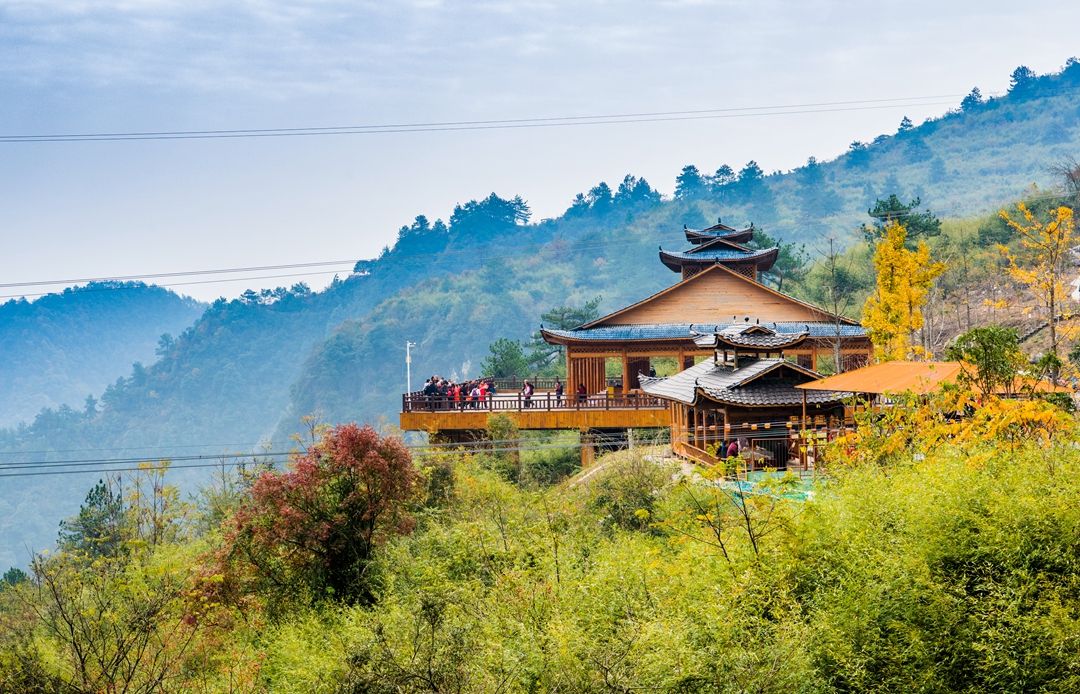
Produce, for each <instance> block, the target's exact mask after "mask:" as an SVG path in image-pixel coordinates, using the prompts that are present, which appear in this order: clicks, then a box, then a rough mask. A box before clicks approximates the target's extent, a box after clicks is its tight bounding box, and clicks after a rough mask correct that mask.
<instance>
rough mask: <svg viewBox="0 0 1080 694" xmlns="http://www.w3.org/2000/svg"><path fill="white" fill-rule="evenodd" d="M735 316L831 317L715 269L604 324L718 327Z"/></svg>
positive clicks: (778, 318) (768, 318) (779, 318)
mask: <svg viewBox="0 0 1080 694" xmlns="http://www.w3.org/2000/svg"><path fill="white" fill-rule="evenodd" d="M732 316H738V317H739V319H740V320H741V319H742V318H743V317H744V316H750V317H751V321H753V319H755V318H760V319H761V320H762V321H800V320H804V321H820V320H828V318H829V317H828V315H827V314H825V313H824V312H821V311H816V310H814V309H813V308H810V307H808V306H804V305H802V304H800V303H798V302H796V301H795V300H793V299H789V298H787V297H785V296H783V295H781V294H778V293H776V292H773V291H770V290H769V289H768V288H766V287H762V286H760V285H757V284H754V283H752V282H747V281H746V280H743V279H740V278H738V277H736V276H733V275H732V274H731V273H729V272H726V271H725V270H724V269H723V268H713V269H710V270H709V271H707V272H702V273H700V274H698V275H696V276H694V278H693V279H692V281H690V282H686V283H685V284H679V285H676V286H675V287H673V288H671V289H670V290H669V291H667V292H666V293H663V294H661V295H659V296H657V297H656V298H654V299H651V300H649V301H648V302H647V303H644V304H642V305H640V306H635V307H632V308H629V309H626V310H625V311H623V312H621V313H618V314H616V315H613V316H611V317H610V318H609V319H607V320H605V321H604V323H602V324H609V325H644V324H655V323H718V322H724V321H730V320H731V317H732Z"/></svg>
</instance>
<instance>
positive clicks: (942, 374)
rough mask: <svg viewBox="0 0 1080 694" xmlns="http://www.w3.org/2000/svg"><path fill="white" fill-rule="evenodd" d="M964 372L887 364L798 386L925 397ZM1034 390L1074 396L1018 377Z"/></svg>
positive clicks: (943, 365) (946, 364)
mask: <svg viewBox="0 0 1080 694" xmlns="http://www.w3.org/2000/svg"><path fill="white" fill-rule="evenodd" d="M962 371H963V366H962V365H961V364H960V362H958V361H887V362H882V363H880V364H872V365H870V366H864V367H862V368H861V369H855V370H853V371H847V372H845V373H842V374H837V375H835V376H829V377H828V378H823V379H821V380H820V381H811V382H810V383H803V384H801V385H797V386H795V387H796V388H802V389H805V390H832V391H842V392H847V393H873V394H875V395H883V394H885V393H905V392H910V393H915V394H916V395H925V394H926V393H932V392H934V391H936V390H938V389H939V388H941V387H942V386H943V385H945V384H946V383H956V382H957V380H958V379H959V377H960V374H961V373H962ZM1028 388H1032V389H1033V390H1034V391H1035V392H1037V393H1071V392H1072V390H1071V389H1069V388H1065V387H1064V386H1056V385H1054V384H1053V383H1050V382H1049V381H1035V380H1033V379H1029V378H1021V377H1017V379H1016V383H1015V385H1014V390H1015V391H1016V392H1023V391H1024V390H1026V389H1028Z"/></svg>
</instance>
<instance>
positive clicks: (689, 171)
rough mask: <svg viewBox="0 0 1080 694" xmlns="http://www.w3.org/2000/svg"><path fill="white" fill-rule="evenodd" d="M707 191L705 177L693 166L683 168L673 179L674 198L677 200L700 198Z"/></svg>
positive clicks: (688, 165)
mask: <svg viewBox="0 0 1080 694" xmlns="http://www.w3.org/2000/svg"><path fill="white" fill-rule="evenodd" d="M707 190H708V186H707V185H706V181H705V177H704V176H702V175H701V172H700V171H698V167H696V166H694V165H693V164H687V165H686V166H684V167H683V169H682V171H681V172H680V173H679V175H678V176H677V177H676V178H675V198H676V199H678V200H689V199H693V198H700V197H701V196H703V195H704V194H705V193H706V191H707Z"/></svg>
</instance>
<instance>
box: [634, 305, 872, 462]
mask: <svg viewBox="0 0 1080 694" xmlns="http://www.w3.org/2000/svg"><path fill="white" fill-rule="evenodd" d="M809 336H810V334H809V331H808V330H804V331H802V332H800V333H796V334H791V333H781V332H778V331H777V330H775V329H774V328H772V327H769V326H765V325H757V324H755V325H743V326H730V327H725V328H723V329H720V330H717V331H715V332H713V333H709V334H698V335H696V337H695V340H694V341H695V343H696V344H697V345H698V346H699V347H704V348H710V349H712V351H713V357H712V358H711V359H707V360H705V361H703V362H701V363H699V364H697V365H695V366H692V367H690V368H688V369H685V370H683V371H681V372H679V373H677V374H675V375H674V376H669V377H667V378H649V377H647V376H639V379H640V381H641V387H642V390H643V391H644V392H645V393H646V394H648V395H650V396H653V397H657V398H662V399H664V400H666V401H668V402H670V403H671V441H672V448H673V449H674V450H675V452H676V453H678V454H680V455H683V456H685V457H688V458H691V459H694V460H698V461H699V462H704V463H707V464H708V463H715V462H717V459H718V458H719V457H722V455H723V451H725V450H726V447H727V445H728V444H729V443H730V442H731V441H732V440H736V441H738V443H739V449H740V452H741V453H742V454H743V456H744V457H745V458H747V459H749V460H751V461H753V462H755V463H757V464H759V465H762V466H767V467H775V468H786V467H788V465H789V461H797V460H798V457H799V456H798V450H797V448H796V447H795V446H796V444H795V441H796V437H797V436H798V434H799V432H800V431H801V430H802V423H803V422H805V421H806V420H807V418H810V419H811V420H820V419H822V418H832V419H836V420H838V419H841V418H842V417H843V413H844V405H843V400H844V398H845V397H847V396H849V395H850V394H849V393H846V392H834V391H808V390H800V389H798V388H797V386H799V385H802V384H805V383H810V382H813V381H816V380H818V379H820V378H821V375H820V374H818V373H817V372H815V371H812V370H810V369H808V368H806V367H803V366H800V365H799V364H797V363H794V362H792V361H789V360H787V359H786V358H785V357H784V351H785V350H787V349H797V348H798V347H799V346H800V345H801V344H802V343H803V342H805V341H806V340H807V339H808V338H809Z"/></svg>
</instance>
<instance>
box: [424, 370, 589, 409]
mask: <svg viewBox="0 0 1080 694" xmlns="http://www.w3.org/2000/svg"><path fill="white" fill-rule="evenodd" d="M420 392H421V393H422V394H423V396H424V402H425V405H426V407H427V409H429V410H451V409H458V410H466V409H491V403H492V401H493V400H494V399H495V396H496V395H497V394H498V389H497V387H496V385H495V379H494V378H478V379H473V380H471V381H464V382H462V383H457V382H455V381H453V380H452V379H447V378H443V377H442V376H432V377H431V378H429V379H427V380H426V381H424V387H423V388H422V389H421V391H420ZM564 392H565V387H564V386H563V383H562V380H560V379H559V378H556V379H555V384H554V387H552V388H551V390H550V392H549V395H548V400H549V401H551V400H554V402H553V403H552V402H549V406H550V405H551V404H554V406H555V407H561V406H562V405H563V404H564V402H563V393H564ZM535 394H536V387H535V386H534V385H533V383H532V382H531V381H529V380H528V379H525V380H524V381H523V382H522V385H521V390H520V391H519V392H518V395H519V396H520V397H521V402H522V405H523V406H524V407H530V408H531V407H532V406H533V396H534V395H535ZM574 394H575V396H576V399H577V402H578V403H584V402H585V401H586V400H587V399H588V397H589V394H588V390H587V389H586V388H585V384H584V383H579V384H578V386H577V388H576V389H575V391H574ZM552 396H553V397H552ZM567 404H569V401H567Z"/></svg>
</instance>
